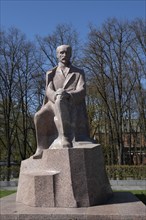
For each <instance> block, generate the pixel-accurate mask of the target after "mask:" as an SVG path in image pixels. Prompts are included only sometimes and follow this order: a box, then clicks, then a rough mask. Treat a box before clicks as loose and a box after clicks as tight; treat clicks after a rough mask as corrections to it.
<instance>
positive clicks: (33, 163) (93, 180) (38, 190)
mask: <svg viewBox="0 0 146 220" xmlns="http://www.w3.org/2000/svg"><path fill="white" fill-rule="evenodd" d="M111 196H112V190H111V187H110V184H109V181H108V178H107V175H106V172H105V166H104V159H103V154H102V148H101V146H100V145H95V144H85V145H81V144H80V145H78V146H76V147H74V148H62V149H47V150H44V152H43V156H42V158H41V159H33V158H32V157H31V158H29V159H27V160H25V161H22V164H21V170H20V177H19V183H18V191H17V197H16V201H17V202H21V203H23V204H26V205H29V206H37V207H89V206H93V205H98V204H103V203H106V202H107V200H108V199H109V198H110V197H111Z"/></svg>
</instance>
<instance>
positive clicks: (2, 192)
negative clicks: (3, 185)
mask: <svg viewBox="0 0 146 220" xmlns="http://www.w3.org/2000/svg"><path fill="white" fill-rule="evenodd" d="M15 192H16V190H0V198H2V197H5V196H8V195H10V194H12V193H15Z"/></svg>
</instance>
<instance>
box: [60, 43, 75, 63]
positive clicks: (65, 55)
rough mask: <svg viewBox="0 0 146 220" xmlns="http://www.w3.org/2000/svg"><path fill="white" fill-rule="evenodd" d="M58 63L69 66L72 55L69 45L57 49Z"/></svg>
mask: <svg viewBox="0 0 146 220" xmlns="http://www.w3.org/2000/svg"><path fill="white" fill-rule="evenodd" d="M56 55H57V58H58V61H59V62H61V63H63V64H68V63H69V62H70V58H71V55H72V48H71V46H69V45H60V46H58V47H57V49H56Z"/></svg>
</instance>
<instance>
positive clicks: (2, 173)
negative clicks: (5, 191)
mask: <svg viewBox="0 0 146 220" xmlns="http://www.w3.org/2000/svg"><path fill="white" fill-rule="evenodd" d="M8 170H9V171H10V179H13V178H18V177H19V171H20V167H19V166H11V167H10V168H8V167H6V166H1V167H0V181H4V180H6V179H7V173H8Z"/></svg>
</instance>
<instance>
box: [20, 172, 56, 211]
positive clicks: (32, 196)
mask: <svg viewBox="0 0 146 220" xmlns="http://www.w3.org/2000/svg"><path fill="white" fill-rule="evenodd" d="M56 175H58V172H40V171H39V172H32V171H27V172H26V173H25V172H22V173H21V174H20V182H19V186H20V187H19V188H18V194H17V195H18V196H17V200H18V201H21V202H22V203H24V204H26V205H30V206H38V207H54V206H55V204H54V187H53V185H54V182H55V177H56ZM24 190H25V193H24ZM46 195H47V196H46Z"/></svg>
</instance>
